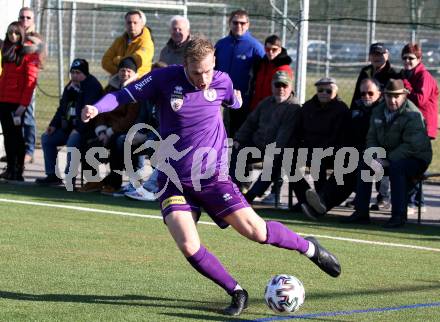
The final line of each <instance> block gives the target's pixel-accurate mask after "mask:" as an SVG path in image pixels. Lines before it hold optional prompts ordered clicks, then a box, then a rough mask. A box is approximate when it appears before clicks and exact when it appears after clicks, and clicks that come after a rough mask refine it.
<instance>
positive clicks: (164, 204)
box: [162, 196, 186, 209]
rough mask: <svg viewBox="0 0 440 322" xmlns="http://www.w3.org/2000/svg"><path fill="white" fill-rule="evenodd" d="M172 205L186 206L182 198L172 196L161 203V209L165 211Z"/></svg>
mask: <svg viewBox="0 0 440 322" xmlns="http://www.w3.org/2000/svg"><path fill="white" fill-rule="evenodd" d="M172 205H186V199H185V197H184V196H172V197H169V198H167V199H165V200H164V201H162V209H165V208H167V207H169V206H172Z"/></svg>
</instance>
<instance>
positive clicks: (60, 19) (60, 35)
mask: <svg viewBox="0 0 440 322" xmlns="http://www.w3.org/2000/svg"><path fill="white" fill-rule="evenodd" d="M57 4H58V8H57V9H58V14H57V18H58V19H57V23H58V93H59V95H60V97H61V96H62V95H63V88H64V61H63V17H62V15H63V12H62V10H63V3H62V1H61V0H58V1H57Z"/></svg>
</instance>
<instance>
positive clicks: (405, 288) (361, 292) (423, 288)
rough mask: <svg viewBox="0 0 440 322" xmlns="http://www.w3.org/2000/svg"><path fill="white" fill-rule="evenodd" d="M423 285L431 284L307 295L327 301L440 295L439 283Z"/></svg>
mask: <svg viewBox="0 0 440 322" xmlns="http://www.w3.org/2000/svg"><path fill="white" fill-rule="evenodd" d="M419 282H423V283H430V284H431V285H423V284H419V285H408V286H400V287H396V286H390V287H380V288H376V287H375V288H374V289H362V290H350V291H335V292H320V293H318V294H317V293H311V294H308V295H307V298H308V299H326V298H340V297H353V296H363V295H376V294H378V295H384V294H399V293H412V292H423V291H433V290H439V292H437V293H440V282H439V281H419Z"/></svg>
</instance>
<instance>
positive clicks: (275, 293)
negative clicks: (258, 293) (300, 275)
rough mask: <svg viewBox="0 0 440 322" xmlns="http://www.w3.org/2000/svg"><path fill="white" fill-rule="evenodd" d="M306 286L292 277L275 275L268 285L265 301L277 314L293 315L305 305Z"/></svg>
mask: <svg viewBox="0 0 440 322" xmlns="http://www.w3.org/2000/svg"><path fill="white" fill-rule="evenodd" d="M305 295H306V294H305V290H304V286H303V284H302V283H301V281H300V280H299V279H297V278H296V277H295V276H291V275H275V276H274V277H272V278H271V279H270V281H269V283H267V286H266V290H265V291H264V300H265V301H266V304H267V306H268V307H269V308H270V309H271V310H272V311H274V312H276V313H291V312H295V311H297V310H298V309H299V307H300V306H301V305H302V304H303V303H304V298H305Z"/></svg>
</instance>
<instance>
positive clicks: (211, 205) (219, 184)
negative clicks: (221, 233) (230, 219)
mask: <svg viewBox="0 0 440 322" xmlns="http://www.w3.org/2000/svg"><path fill="white" fill-rule="evenodd" d="M163 185H164V182H160V181H159V191H160V190H161V189H162V188H163ZM182 188H183V192H181V191H180V190H179V189H178V188H177V187H176V186H175V185H174V184H173V183H172V182H171V181H169V182H168V186H167V188H166V190H165V192H164V193H163V194H162V195H161V196H160V197H159V201H160V207H161V210H162V216H163V218H164V219H165V217H166V216H167V215H168V214H169V213H171V212H173V211H193V212H196V213H197V214H198V218H200V215H201V208H203V209H204V210H205V211H206V212H207V213H208V215H209V216H210V217H211V218H212V220H213V221H214V222H215V223H216V224H217V226H219V227H220V228H222V229H223V228H226V227H228V224H227V223H226V222H225V221H224V220H223V218H224V217H225V216H227V215H229V214H231V213H233V212H234V211H236V210H239V209H242V208H247V207H249V204H248V203H247V201H246V199H245V198H244V197H243V195H242V194H241V192H240V190H239V189H238V188H237V186H236V185H235V183H233V182H232V181H231V180H230V179H229V180H226V181H216V180H215V181H214V180H213V181H212V182H210V183H206V184H202V188H201V190H200V191H195V190H194V188H193V186H192V184H185V183H184V182H182Z"/></svg>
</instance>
